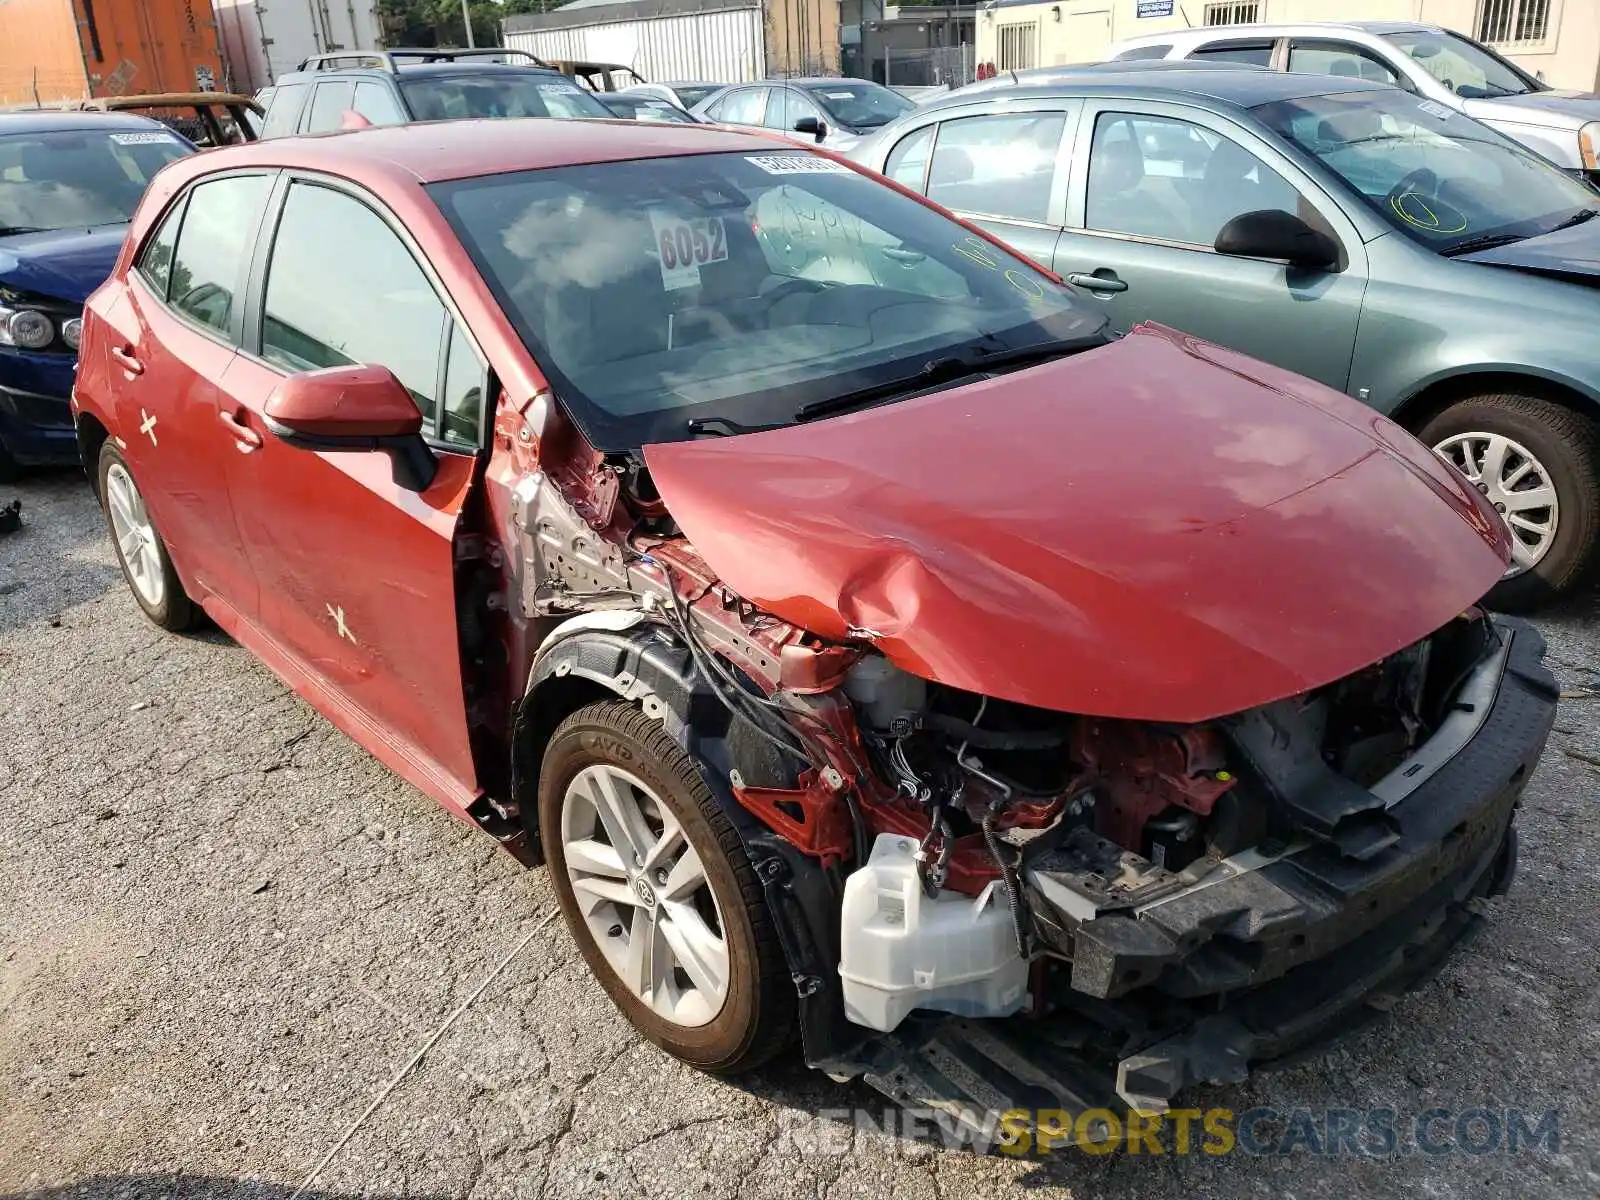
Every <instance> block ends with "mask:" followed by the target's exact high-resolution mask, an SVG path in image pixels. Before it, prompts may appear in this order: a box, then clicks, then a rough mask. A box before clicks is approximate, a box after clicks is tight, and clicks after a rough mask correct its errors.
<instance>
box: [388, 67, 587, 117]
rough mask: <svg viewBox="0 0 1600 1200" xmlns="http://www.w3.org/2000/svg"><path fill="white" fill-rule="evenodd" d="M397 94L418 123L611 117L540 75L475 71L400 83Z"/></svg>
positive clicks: (575, 90)
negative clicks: (522, 118)
mask: <svg viewBox="0 0 1600 1200" xmlns="http://www.w3.org/2000/svg"><path fill="white" fill-rule="evenodd" d="M400 90H401V91H402V92H404V93H405V97H406V103H407V104H409V105H410V106H411V112H412V114H413V115H414V116H415V117H416V118H417V120H419V121H455V120H460V119H462V118H465V117H609V116H611V115H612V114H611V113H610V112H609V111H608V110H607V109H606V108H605V106H604V105H602V104H601V103H600V101H598V100H596V99H595V98H594V96H593V95H591V94H590V93H588V92H586V91H584V90H583V89H582V88H581V87H579V86H578V85H577V84H575V83H573V82H572V80H570V79H567V78H565V77H564V76H560V75H551V74H547V73H545V72H543V71H526V72H524V71H493V72H490V71H478V72H473V73H463V74H460V75H424V76H420V77H418V78H414V79H402V80H401V82H400Z"/></svg>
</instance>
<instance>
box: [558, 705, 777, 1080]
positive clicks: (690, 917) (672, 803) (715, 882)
mask: <svg viewBox="0 0 1600 1200" xmlns="http://www.w3.org/2000/svg"><path fill="white" fill-rule="evenodd" d="M621 776H627V777H628V779H629V780H631V781H633V783H637V784H639V785H642V790H641V789H640V788H637V787H634V786H633V784H632V783H627V782H626V781H623V780H622V779H621V778H620V777H621ZM597 780H599V781H602V782H603V781H605V780H609V781H610V784H611V785H612V786H613V787H618V788H620V790H621V793H622V796H623V798H624V799H631V800H632V801H633V803H634V804H635V807H634V808H633V809H632V810H631V812H632V813H633V814H635V815H642V816H643V817H644V820H645V827H644V828H642V829H639V833H640V835H641V836H639V837H636V838H635V839H633V844H637V845H644V846H646V847H647V849H646V853H645V858H644V860H643V867H644V869H643V870H642V871H641V870H640V869H639V866H638V863H637V861H636V862H635V863H631V864H630V863H624V865H623V869H622V870H620V871H617V870H614V868H615V865H616V862H618V861H622V860H624V859H626V858H629V857H631V855H629V854H628V853H627V851H626V849H625V850H624V851H622V852H620V853H616V854H614V855H613V854H611V853H609V852H610V851H615V849H616V843H617V842H618V841H619V840H624V839H620V838H617V837H614V836H612V834H611V832H610V830H611V828H612V825H607V824H605V823H604V819H603V818H600V817H599V810H600V807H601V806H600V805H599V804H597V803H594V802H592V799H591V798H592V797H597V796H602V795H603V791H602V790H601V789H599V788H598V787H597ZM610 807H611V812H612V821H613V823H615V821H616V820H617V819H618V817H617V813H618V811H619V810H618V809H617V808H616V806H615V803H614V801H613V804H612V805H611V806H610ZM652 810H653V811H652ZM669 818H670V820H671V821H673V822H675V823H676V825H677V828H678V830H679V831H680V833H681V835H682V836H683V838H685V839H686V840H687V846H688V847H689V848H690V849H691V850H692V851H693V852H694V853H696V854H697V855H698V861H699V863H700V864H701V865H702V866H703V883H702V884H701V885H700V886H698V888H697V890H695V891H694V892H693V894H692V902H688V901H685V900H684V899H683V896H684V893H683V892H682V891H681V887H680V885H677V884H674V883H672V882H671V881H673V880H675V879H678V878H679V872H680V871H681V872H682V878H683V879H685V880H688V879H692V878H694V873H693V871H692V870H689V869H688V868H686V867H685V864H686V863H687V862H688V860H689V851H688V850H684V851H682V852H681V853H676V854H673V853H667V854H663V857H662V858H661V859H659V860H656V865H654V866H653V865H652V861H651V857H650V850H649V849H648V847H649V846H650V845H651V843H652V839H655V842H654V845H655V847H656V848H657V849H658V850H659V849H660V847H661V842H663V841H669V840H671V839H665V838H663V837H662V834H663V832H664V831H665V830H666V828H667V825H668V821H669ZM623 819H631V818H627V817H624V818H623ZM539 828H540V829H541V830H542V831H543V842H544V851H545V861H546V863H547V864H548V866H549V868H550V878H551V881H552V882H553V883H554V885H555V890H556V895H557V897H558V898H559V900H560V903H561V911H562V915H563V916H564V917H565V918H566V921H567V927H568V928H569V929H570V930H571V931H572V936H573V937H574V939H576V941H577V943H578V948H579V949H580V950H581V951H582V952H583V957H584V959H585V960H586V961H587V962H588V964H589V969H590V970H591V971H593V972H594V974H595V977H596V978H597V979H598V980H599V981H600V984H601V986H602V987H604V988H605V990H606V993H607V994H608V995H609V996H610V997H611V999H612V1002H613V1003H615V1004H616V1006H617V1007H618V1008H619V1009H620V1010H621V1011H622V1013H623V1015H624V1016H625V1017H627V1018H628V1020H629V1021H630V1022H631V1023H632V1024H633V1026H634V1028H636V1029H638V1030H639V1032H640V1033H642V1034H643V1035H644V1036H645V1037H647V1038H649V1039H650V1040H651V1041H652V1042H654V1043H655V1044H656V1045H658V1046H660V1047H661V1048H662V1049H663V1050H665V1051H667V1053H669V1054H671V1055H673V1056H674V1057H676V1058H680V1059H682V1060H683V1061H684V1062H686V1063H689V1064H690V1065H691V1066H694V1067H698V1068H700V1069H701V1070H705V1071H710V1072H714V1073H716V1074H721V1075H736V1074H739V1073H741V1072H744V1071H750V1070H753V1069H754V1068H756V1067H758V1066H760V1065H762V1064H763V1063H765V1062H767V1061H768V1060H770V1059H771V1058H772V1057H773V1056H774V1055H777V1054H779V1053H781V1052H782V1051H783V1050H784V1049H786V1048H787V1047H788V1046H789V1045H790V1043H791V1042H792V1041H793V1039H794V1031H795V1026H796V1002H795V991H794V985H793V983H792V982H791V980H790V978H789V970H788V967H787V964H786V962H785V959H784V955H783V951H782V948H781V947H780V946H779V944H778V939H777V934H776V932H775V931H774V928H773V924H772V917H771V914H770V913H769V911H768V909H767V904H766V900H765V898H764V896H763V895H762V890H761V885H760V884H759V883H758V882H757V880H756V874H755V871H754V869H753V868H752V867H751V865H750V862H749V860H748V859H747V858H746V857H745V853H744V846H743V844H742V842H741V841H740V838H739V834H738V832H737V831H736V830H735V829H734V828H733V826H732V825H731V824H730V823H729V821H728V819H727V817H726V816H725V815H724V813H723V812H722V810H721V808H720V807H719V805H718V803H717V801H716V799H715V798H714V797H713V796H712V794H711V791H710V789H709V788H708V787H707V786H706V783H705V780H704V779H703V778H702V777H701V775H700V772H699V770H698V769H697V768H696V766H695V764H694V761H693V760H692V759H691V758H690V757H689V755H688V754H686V753H685V752H684V750H683V749H682V747H680V746H679V745H678V744H677V743H676V742H674V741H673V740H672V739H671V738H670V737H668V736H667V735H666V733H665V732H664V731H663V730H662V728H661V726H660V724H659V723H658V722H656V721H653V720H651V719H650V718H648V717H646V716H645V715H644V713H643V712H641V711H640V710H639V709H638V708H637V707H635V706H634V705H632V704H627V703H624V702H621V701H605V702H602V703H598V704H591V705H589V706H588V707H587V708H583V709H580V710H579V711H578V712H576V713H574V714H573V715H572V716H570V717H568V718H567V719H566V720H565V721H563V722H562V723H561V724H560V725H559V726H558V727H557V728H556V731H555V733H554V735H553V736H552V737H551V739H550V743H549V746H548V747H547V748H546V750H545V755H544V763H543V766H542V768H541V770H540V775H539ZM636 828H638V827H637V826H636ZM569 851H571V853H570V855H569ZM602 860H603V861H602ZM661 864H672V865H661ZM599 865H603V866H604V868H605V869H604V870H599V869H591V868H597V866H599ZM690 866H692V864H690ZM575 873H576V875H577V876H578V877H577V878H575ZM641 881H642V882H643V884H644V887H643V892H644V896H643V897H642V898H641V897H640V883H641ZM669 887H671V888H673V891H671V892H669V890H668V889H669ZM652 888H659V889H660V894H659V896H658V895H657V894H656V893H655V892H654V891H653V890H652ZM597 889H598V890H603V891H605V892H607V893H608V895H607V896H604V897H602V896H597V895H596V890H597ZM580 893H581V895H580ZM708 895H709V897H710V900H709V901H708V899H707V897H708ZM613 896H614V897H621V899H612V898H611V897H613ZM674 896H676V897H677V898H676V899H675V898H674ZM674 914H676V915H674ZM697 922H698V924H697ZM639 931H643V934H644V935H647V936H641V935H640V933H639ZM706 933H710V934H711V935H712V937H713V939H715V938H716V937H717V935H719V934H720V942H721V945H722V946H723V947H724V949H725V956H724V957H723V958H722V959H720V960H718V959H717V957H716V955H714V954H700V963H699V964H697V965H701V966H702V969H701V970H699V971H698V972H697V973H696V974H694V975H691V974H690V972H689V971H687V970H686V969H685V968H684V967H683V966H682V963H683V962H684V961H690V960H691V959H694V958H695V955H694V954H691V955H689V956H687V957H685V956H683V955H681V954H679V953H678V947H679V946H681V945H687V944H689V942H688V939H689V938H690V937H691V934H692V935H693V938H694V945H695V946H697V947H698V946H702V945H709V944H711V943H708V942H706V940H705V934H706ZM602 942H604V943H605V945H604V946H603V945H602ZM669 943H670V944H669ZM636 946H638V947H644V946H649V947H651V948H652V951H653V953H652V955H651V958H650V960H649V962H650V967H648V968H643V969H639V970H637V971H633V970H631V964H633V963H635V962H638V961H639V959H640V957H641V955H642V951H641V952H639V953H635V947H636ZM663 948H665V949H666V951H668V952H669V955H670V956H669V958H668V959H666V960H664V961H663V960H659V959H657V958H656V957H655V954H656V953H659V952H660V951H661V950H662V949H663ZM697 953H698V952H697ZM716 961H721V962H722V963H723V964H724V966H725V969H724V970H723V971H722V978H723V979H724V980H725V988H724V991H723V993H722V996H721V998H720V1002H718V999H717V997H716V996H715V993H714V989H712V988H709V987H707V988H702V987H701V986H699V985H700V982H701V981H702V980H703V979H704V978H707V977H708V972H707V970H706V969H704V966H703V964H704V963H708V962H716ZM624 970H629V971H630V973H631V974H632V975H633V977H634V978H635V979H638V980H652V979H656V978H658V977H659V976H661V975H663V974H666V975H667V981H666V982H658V983H654V984H652V985H651V986H649V987H648V988H645V987H634V986H630V985H629V984H628V983H627V982H625V981H624V977H623V972H624ZM715 974H716V970H715V968H714V967H713V968H712V969H711V970H710V972H709V975H715ZM647 992H648V993H649V994H650V995H652V997H653V998H654V1001H653V1002H652V1000H646V999H645V998H644V997H645V995H646V993H647ZM669 1009H670V1010H672V1011H666V1010H669Z"/></svg>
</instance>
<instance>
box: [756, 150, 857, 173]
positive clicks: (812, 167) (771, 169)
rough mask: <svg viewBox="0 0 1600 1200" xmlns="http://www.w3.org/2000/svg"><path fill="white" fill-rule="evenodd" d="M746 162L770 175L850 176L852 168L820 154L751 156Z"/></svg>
mask: <svg viewBox="0 0 1600 1200" xmlns="http://www.w3.org/2000/svg"><path fill="white" fill-rule="evenodd" d="M745 161H746V162H749V163H754V164H755V165H756V166H758V167H760V168H761V169H762V170H763V171H765V172H766V173H767V174H768V175H816V174H823V173H831V174H836V175H837V174H848V173H849V171H850V168H849V167H847V166H844V165H843V164H842V163H836V162H834V161H833V159H831V158H823V157H822V156H821V155H820V154H751V155H748V156H746V158H745Z"/></svg>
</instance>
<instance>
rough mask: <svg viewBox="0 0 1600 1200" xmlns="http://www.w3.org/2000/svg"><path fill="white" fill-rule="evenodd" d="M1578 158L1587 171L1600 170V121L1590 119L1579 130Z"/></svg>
mask: <svg viewBox="0 0 1600 1200" xmlns="http://www.w3.org/2000/svg"><path fill="white" fill-rule="evenodd" d="M1578 158H1579V159H1580V160H1582V162H1583V169H1584V170H1585V171H1600V121H1590V122H1589V123H1588V124H1587V125H1585V126H1584V127H1583V128H1582V129H1580V130H1578Z"/></svg>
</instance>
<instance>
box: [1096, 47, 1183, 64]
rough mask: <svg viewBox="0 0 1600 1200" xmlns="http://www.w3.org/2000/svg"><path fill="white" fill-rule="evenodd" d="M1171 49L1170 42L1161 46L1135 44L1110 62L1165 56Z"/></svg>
mask: <svg viewBox="0 0 1600 1200" xmlns="http://www.w3.org/2000/svg"><path fill="white" fill-rule="evenodd" d="M1171 49H1172V45H1171V43H1167V44H1166V45H1161V46H1135V47H1134V48H1133V49H1132V50H1124V51H1123V52H1122V53H1121V54H1119V55H1117V56H1116V58H1114V59H1112V60H1111V61H1112V62H1136V61H1138V60H1140V59H1146V58H1165V57H1166V56H1167V51H1169V50H1171Z"/></svg>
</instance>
